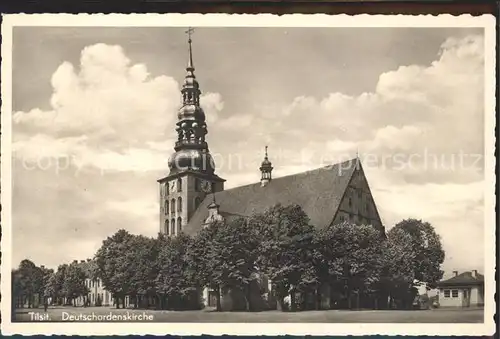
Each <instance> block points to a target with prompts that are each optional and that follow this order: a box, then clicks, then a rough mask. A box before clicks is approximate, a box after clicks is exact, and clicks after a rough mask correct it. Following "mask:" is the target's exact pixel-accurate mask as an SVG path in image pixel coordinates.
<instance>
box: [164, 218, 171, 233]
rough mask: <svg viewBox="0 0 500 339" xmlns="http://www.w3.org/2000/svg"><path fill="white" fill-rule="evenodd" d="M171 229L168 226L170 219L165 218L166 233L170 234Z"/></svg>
mask: <svg viewBox="0 0 500 339" xmlns="http://www.w3.org/2000/svg"><path fill="white" fill-rule="evenodd" d="M169 232H170V229H169V228H168V220H165V234H166V235H168V233H169Z"/></svg>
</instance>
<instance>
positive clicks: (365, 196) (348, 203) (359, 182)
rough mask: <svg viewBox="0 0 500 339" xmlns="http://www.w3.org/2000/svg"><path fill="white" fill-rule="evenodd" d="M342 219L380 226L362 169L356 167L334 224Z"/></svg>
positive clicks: (342, 220)
mask: <svg viewBox="0 0 500 339" xmlns="http://www.w3.org/2000/svg"><path fill="white" fill-rule="evenodd" d="M344 221H349V222H353V223H355V224H365V225H367V224H369V225H373V226H375V227H377V228H378V227H381V226H382V225H381V222H380V219H379V217H378V213H377V209H376V206H375V201H374V200H373V196H372V194H371V191H370V188H369V186H368V182H367V180H366V177H365V175H364V172H363V170H362V169H361V168H360V169H357V170H356V171H355V172H354V173H353V175H352V178H351V181H350V182H349V185H348V186H347V188H346V191H345V194H344V197H343V199H342V201H341V203H340V206H339V210H338V212H337V215H336V216H335V220H334V224H338V223H342V222H344Z"/></svg>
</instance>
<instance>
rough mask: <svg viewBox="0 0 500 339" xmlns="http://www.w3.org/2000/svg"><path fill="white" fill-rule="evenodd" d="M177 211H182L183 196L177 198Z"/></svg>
mask: <svg viewBox="0 0 500 339" xmlns="http://www.w3.org/2000/svg"><path fill="white" fill-rule="evenodd" d="M177 212H182V198H181V197H179V198H177Z"/></svg>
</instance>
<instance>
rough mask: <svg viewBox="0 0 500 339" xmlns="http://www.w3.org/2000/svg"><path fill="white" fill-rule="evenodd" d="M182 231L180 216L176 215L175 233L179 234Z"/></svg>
mask: <svg viewBox="0 0 500 339" xmlns="http://www.w3.org/2000/svg"><path fill="white" fill-rule="evenodd" d="M181 232H182V218H181V217H178V218H177V234H180V233H181Z"/></svg>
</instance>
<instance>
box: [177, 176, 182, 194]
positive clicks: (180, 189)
mask: <svg viewBox="0 0 500 339" xmlns="http://www.w3.org/2000/svg"><path fill="white" fill-rule="evenodd" d="M177 191H178V192H182V179H181V178H179V179H177Z"/></svg>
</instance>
